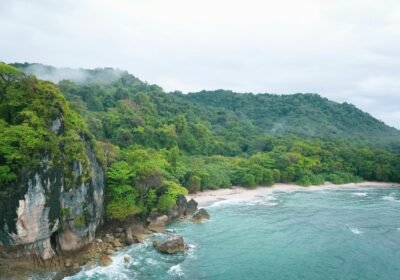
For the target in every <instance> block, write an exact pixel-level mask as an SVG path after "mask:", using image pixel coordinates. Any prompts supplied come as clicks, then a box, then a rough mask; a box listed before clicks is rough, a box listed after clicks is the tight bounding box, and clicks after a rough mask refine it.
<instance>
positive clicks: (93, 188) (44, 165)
mask: <svg viewBox="0 0 400 280" xmlns="http://www.w3.org/2000/svg"><path fill="white" fill-rule="evenodd" d="M0 88H1V90H0V245H1V248H3V249H5V250H6V249H10V248H12V249H13V250H14V251H13V252H14V253H15V252H17V253H16V255H13V256H23V255H25V256H31V255H34V256H38V257H40V259H42V260H46V259H50V258H52V257H54V256H55V255H56V254H57V253H62V252H68V251H73V250H77V249H80V248H82V247H83V246H84V245H86V244H88V243H89V242H91V241H92V240H93V239H94V237H95V232H96V229H97V228H98V226H99V225H100V224H101V223H102V219H103V212H104V207H103V200H104V195H103V193H104V173H103V169H102V167H101V165H100V163H99V162H98V160H97V158H96V155H95V152H94V150H95V147H94V141H93V140H92V138H91V136H90V134H89V133H88V131H87V129H86V127H85V124H84V123H83V122H82V121H81V119H80V117H79V116H78V115H76V114H75V113H74V112H73V111H72V110H71V109H70V108H69V106H68V104H67V102H66V101H65V99H64V98H63V96H62V95H61V93H59V91H58V89H57V88H56V87H55V86H54V85H52V84H51V83H48V82H43V81H39V80H37V79H36V78H34V77H32V76H27V75H24V74H22V73H21V72H19V71H17V70H16V69H15V68H12V67H10V66H7V65H5V64H0ZM1 248H0V249H1Z"/></svg>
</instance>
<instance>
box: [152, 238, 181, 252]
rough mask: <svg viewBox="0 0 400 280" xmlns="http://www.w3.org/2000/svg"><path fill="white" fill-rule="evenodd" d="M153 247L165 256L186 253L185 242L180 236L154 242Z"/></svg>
mask: <svg viewBox="0 0 400 280" xmlns="http://www.w3.org/2000/svg"><path fill="white" fill-rule="evenodd" d="M153 246H154V247H155V248H156V249H157V250H158V251H160V252H161V253H165V254H175V253H178V252H184V251H185V242H184V241H183V238H182V236H180V235H174V236H171V237H168V238H167V239H165V240H162V241H159V242H156V241H154V242H153Z"/></svg>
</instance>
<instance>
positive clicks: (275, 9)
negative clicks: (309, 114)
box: [0, 0, 400, 128]
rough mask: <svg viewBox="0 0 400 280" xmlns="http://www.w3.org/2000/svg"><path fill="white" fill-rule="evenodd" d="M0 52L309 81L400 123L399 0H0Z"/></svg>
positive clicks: (240, 87) (8, 57)
mask: <svg viewBox="0 0 400 280" xmlns="http://www.w3.org/2000/svg"><path fill="white" fill-rule="evenodd" d="M0 38H1V39H0V40H1V41H0V42H1V43H0V60H3V61H5V62H8V63H10V62H25V61H26V62H41V63H44V64H49V65H54V66H63V67H64V66H68V67H84V68H93V67H105V66H110V67H115V68H120V69H126V70H128V71H129V72H131V73H132V74H134V75H135V76H137V77H138V78H140V79H142V80H145V81H147V82H149V83H156V84H159V85H160V86H162V87H163V88H164V89H165V90H167V91H170V90H181V91H183V92H188V91H198V90H202V89H208V90H211V89H219V88H223V89H231V90H234V91H239V92H269V93H297V92H314V93H319V94H321V95H322V96H325V97H328V98H330V99H332V100H335V101H339V102H343V101H347V102H350V103H353V104H355V105H356V106H358V107H359V108H361V109H363V110H364V111H367V112H369V113H371V114H372V115H373V116H375V117H377V118H379V119H381V120H383V121H384V122H386V123H387V124H389V125H391V126H395V127H397V128H400V0H393V1H391V0H375V1H372V0H326V1H324V0H237V1H235V0H197V1H194V0H112V1H111V0H79V1H77V0H66V1H61V0H54V1H52V0H35V1H32V0H13V1H7V0H0Z"/></svg>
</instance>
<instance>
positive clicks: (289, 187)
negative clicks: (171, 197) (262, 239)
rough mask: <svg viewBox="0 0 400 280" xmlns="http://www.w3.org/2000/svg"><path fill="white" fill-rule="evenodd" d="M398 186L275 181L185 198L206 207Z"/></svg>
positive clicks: (393, 184)
mask: <svg viewBox="0 0 400 280" xmlns="http://www.w3.org/2000/svg"><path fill="white" fill-rule="evenodd" d="M371 186H374V187H400V184H399V183H390V182H371V181H365V182H361V183H347V184H339V185H335V184H332V183H325V184H322V185H315V186H309V187H303V186H300V185H295V184H284V183H277V184H274V185H272V186H258V187H256V188H254V189H246V188H243V187H232V188H230V189H217V190H205V191H202V192H198V193H195V194H189V195H187V196H186V198H187V200H190V199H194V200H196V202H197V203H198V206H199V207H207V206H210V205H211V204H213V203H215V202H218V201H224V200H237V201H241V200H252V199H255V198H257V197H258V198H259V197H262V196H264V195H266V194H269V193H273V192H292V191H314V190H323V189H338V188H365V187H371Z"/></svg>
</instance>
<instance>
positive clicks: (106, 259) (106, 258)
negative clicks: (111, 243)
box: [99, 255, 112, 266]
mask: <svg viewBox="0 0 400 280" xmlns="http://www.w3.org/2000/svg"><path fill="white" fill-rule="evenodd" d="M110 264H112V259H111V258H110V257H109V256H107V255H102V256H101V257H100V258H99V265H101V266H108V265H110Z"/></svg>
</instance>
